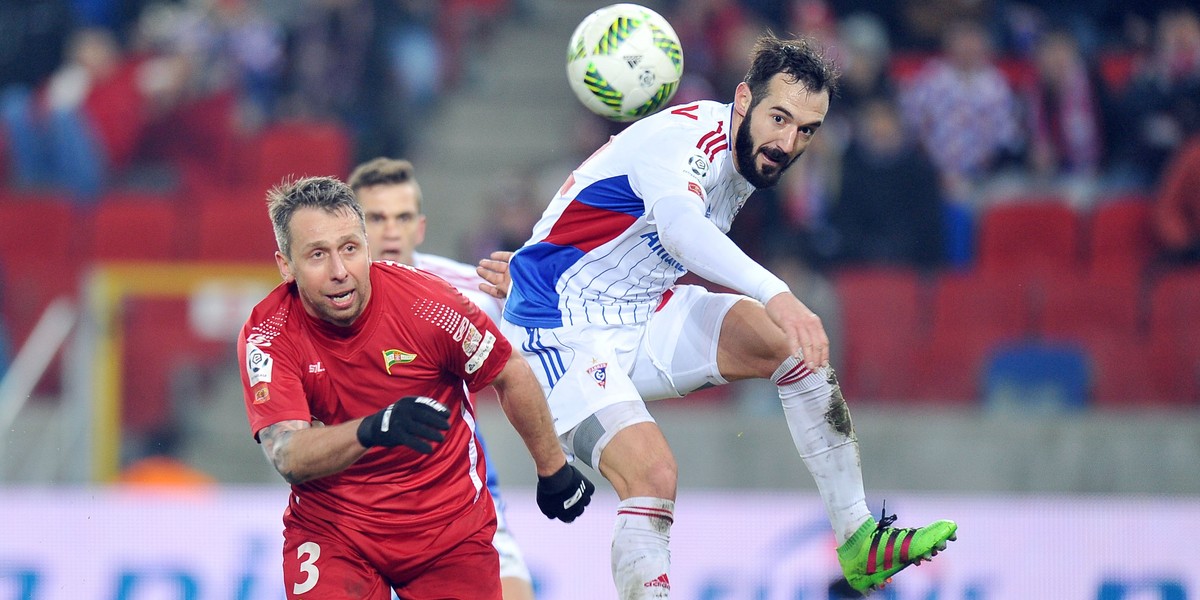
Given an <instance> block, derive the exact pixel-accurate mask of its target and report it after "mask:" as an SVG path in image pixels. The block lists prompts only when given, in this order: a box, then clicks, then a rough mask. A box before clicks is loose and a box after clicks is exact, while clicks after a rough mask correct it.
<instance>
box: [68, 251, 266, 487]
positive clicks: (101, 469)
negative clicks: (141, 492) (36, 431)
mask: <svg viewBox="0 0 1200 600" xmlns="http://www.w3.org/2000/svg"><path fill="white" fill-rule="evenodd" d="M280 281H281V278H280V275H279V271H278V270H277V269H276V267H275V265H273V264H270V265H267V264H262V263H252V264H251V263H245V264H243V263H208V262H105V263H99V264H97V265H95V266H94V267H93V268H92V269H91V270H90V272H89V273H88V274H87V276H86V277H85V278H84V282H83V289H82V294H83V295H82V307H83V311H84V312H83V322H82V325H83V327H82V328H81V331H80V332H79V335H78V336H77V344H79V347H78V348H77V350H78V353H77V354H75V355H74V356H76V357H80V360H83V361H86V362H87V363H89V364H87V365H86V366H85V365H78V366H80V367H83V368H78V369H66V371H65V374H64V379H69V378H73V377H74V378H80V379H81V380H79V381H76V383H75V385H74V386H68V387H70V388H71V389H74V390H77V391H78V393H79V394H80V396H81V398H80V402H81V403H82V404H83V405H84V406H83V407H82V412H83V413H84V414H88V413H90V416H91V418H90V420H89V421H90V428H89V429H90V431H89V434H88V437H90V438H91V440H90V442H91V443H90V450H91V475H90V479H91V480H92V481H93V482H95V483H108V482H112V481H114V480H115V479H116V477H117V475H118V474H119V472H120V468H121V465H120V449H121V438H122V433H123V432H122V426H121V424H122V414H121V411H122V396H121V394H122V390H123V389H124V381H125V377H126V376H127V374H126V373H124V372H123V369H124V365H123V360H122V357H123V355H124V352H125V350H126V348H125V335H124V330H123V328H122V326H121V323H122V316H123V311H124V309H125V306H126V304H127V300H130V299H138V298H147V299H159V298H167V299H171V298H174V299H180V300H184V301H186V302H188V305H189V314H190V315H191V316H192V317H196V315H200V317H199V321H197V318H190V319H189V322H191V323H192V325H191V326H196V325H197V324H198V325H199V326H200V327H201V328H203V329H205V330H206V332H205V333H206V334H207V335H210V336H213V339H228V341H229V344H230V345H231V346H232V345H233V344H234V343H235V340H236V335H237V332H238V331H239V330H240V328H241V326H242V324H243V323H244V322H245V320H246V318H247V317H248V316H249V314H250V309H251V308H252V307H253V306H254V304H255V303H257V302H258V301H259V300H261V299H262V298H263V297H265V296H266V294H267V293H268V292H269V291H270V290H271V289H272V288H274V287H275V286H276V285H278V284H279V282H280ZM183 325H185V326H186V325H187V324H183ZM77 414H78V411H77Z"/></svg>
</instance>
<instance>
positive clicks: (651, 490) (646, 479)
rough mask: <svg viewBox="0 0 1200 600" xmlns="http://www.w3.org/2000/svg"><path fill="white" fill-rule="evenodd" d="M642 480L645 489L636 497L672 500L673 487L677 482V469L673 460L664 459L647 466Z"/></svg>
mask: <svg viewBox="0 0 1200 600" xmlns="http://www.w3.org/2000/svg"><path fill="white" fill-rule="evenodd" d="M642 480H643V484H644V485H645V486H646V488H647V489H646V491H645V492H644V493H639V494H638V495H645V496H653V497H655V498H674V497H675V487H676V484H677V482H678V481H679V468H678V467H677V466H676V464H675V460H674V459H673V458H670V457H664V458H662V459H659V460H656V461H653V462H651V463H650V464H649V465H647V467H646V469H645V471H644V472H643V474H642Z"/></svg>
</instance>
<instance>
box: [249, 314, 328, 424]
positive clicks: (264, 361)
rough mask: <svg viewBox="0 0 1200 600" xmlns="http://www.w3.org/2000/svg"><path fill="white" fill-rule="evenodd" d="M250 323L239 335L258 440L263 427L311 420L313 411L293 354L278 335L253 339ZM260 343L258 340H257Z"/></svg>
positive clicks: (250, 418)
mask: <svg viewBox="0 0 1200 600" xmlns="http://www.w3.org/2000/svg"><path fill="white" fill-rule="evenodd" d="M249 328H250V326H249V324H247V326H246V327H245V328H243V329H242V333H241V335H240V336H238V364H239V365H240V367H241V375H242V395H243V400H244V401H245V404H246V417H247V419H248V420H249V422H250V433H251V435H253V436H254V439H255V440H257V439H258V432H259V431H262V430H263V428H264V427H267V426H269V425H274V424H275V423H279V422H280V421H309V420H311V419H312V411H311V410H310V408H309V406H308V401H307V400H306V397H305V395H304V389H303V387H302V385H301V382H300V376H299V369H298V368H297V366H296V365H297V363H296V361H295V359H294V358H293V357H294V353H292V352H289V351H288V349H287V347H286V345H285V344H284V343H283V342H282V341H281V340H280V338H278V337H277V338H275V339H274V340H270V341H262V340H257V339H252V340H251V341H247V338H248V337H251V334H250V333H249V331H248V330H249ZM255 342H257V343H255Z"/></svg>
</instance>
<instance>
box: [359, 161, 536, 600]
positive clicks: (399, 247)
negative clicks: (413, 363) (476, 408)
mask: <svg viewBox="0 0 1200 600" xmlns="http://www.w3.org/2000/svg"><path fill="white" fill-rule="evenodd" d="M346 183H347V184H349V185H350V189H352V190H354V195H355V196H356V197H357V198H358V203H359V204H361V205H362V207H363V215H364V216H365V217H366V219H367V242H368V243H370V245H371V258H372V259H374V260H391V261H395V262H398V263H400V264H405V265H410V266H413V267H416V268H418V269H421V270H422V271H426V272H429V273H433V274H434V275H437V276H438V277H441V278H442V279H444V280H446V283H449V284H450V285H452V286H454V287H455V288H456V289H458V291H459V292H462V294H463V295H464V296H466V297H467V298H468V299H469V300H471V301H472V302H474V303H475V305H476V306H478V307H479V308H480V310H482V311H483V312H485V313H487V316H488V317H490V318H491V319H492V321H493V322H496V323H499V321H500V315H501V312H502V311H503V310H504V304H503V303H502V302H501V301H500V300H498V299H496V298H494V297H492V296H490V295H488V294H486V293H484V292H483V291H481V290H480V289H479V286H480V284H483V283H485V281H484V279H483V278H482V277H480V276H479V274H478V273H476V271H475V267H474V266H471V265H466V264H463V263H460V262H458V261H454V260H451V259H449V258H445V257H442V256H436V255H433V254H425V253H420V252H417V251H416V248H417V246H420V245H421V243H422V242H424V241H425V224H426V220H425V215H424V214H423V213H422V212H421V202H422V194H421V185H420V184H419V183H417V178H416V173H415V172H414V169H413V165H412V163H410V162H408V161H407V160H397V159H392V158H384V157H380V158H375V159H372V160H369V161H367V162H365V163H362V164H361V165H358V166H357V167H355V168H354V171H353V172H351V173H350V179H348V180H347V181H346ZM476 437H477V438H478V440H479V447H480V449H482V450H483V457H484V461H485V462H486V463H487V473H488V476H487V481H486V483H487V488H488V492H490V493H491V495H492V500H493V502H494V503H495V505H496V536H495V537H494V538H492V545H493V546H495V547H496V551H497V552H498V553H499V554H500V587H501V589H502V590H503V592H504V600H533V598H534V595H533V577H532V575H531V574H530V572H529V566H528V565H526V564H525V556H524V554H523V553H522V552H521V547H520V546H519V545H518V544H517V539H516V537H515V536H514V535H513V533H512V531H511V530H510V529H509V527H508V520H507V519H506V518H505V515H504V499H503V497H502V496H501V494H500V481H499V478H498V477H497V476H496V468H495V466H494V465H493V463H492V458H491V456H489V455H488V452H487V444H486V442H485V440H484V437H483V435H482V434H481V432H479V431H476Z"/></svg>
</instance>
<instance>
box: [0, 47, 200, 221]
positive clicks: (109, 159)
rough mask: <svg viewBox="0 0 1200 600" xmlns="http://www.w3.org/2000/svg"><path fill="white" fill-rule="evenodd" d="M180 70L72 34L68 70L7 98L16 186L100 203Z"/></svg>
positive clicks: (166, 101) (176, 85) (174, 89)
mask: <svg viewBox="0 0 1200 600" xmlns="http://www.w3.org/2000/svg"><path fill="white" fill-rule="evenodd" d="M180 67H181V65H180V63H179V62H178V61H174V60H172V59H170V58H158V57H147V56H138V55H131V56H126V55H124V53H123V52H122V49H121V48H120V46H119V45H118V43H117V40H116V37H115V36H114V35H113V34H112V33H111V32H110V31H108V30H104V29H81V30H78V31H76V32H75V33H73V34H72V35H71V37H70V38H69V40H68V41H67V61H66V63H64V64H63V65H62V66H61V67H60V68H59V69H57V70H56V71H55V72H54V74H53V75H52V76H51V77H50V79H49V81H48V82H47V84H46V85H45V86H44V87H43V88H41V89H39V90H38V91H36V92H35V91H34V90H30V89H25V88H10V89H8V90H7V91H6V92H5V93H4V97H3V99H2V109H0V110H2V112H3V118H4V123H5V125H6V126H7V128H6V132H7V135H8V143H9V148H10V154H11V159H12V166H13V169H14V171H15V179H16V182H17V183H18V184H19V185H22V186H62V187H65V188H66V189H68V190H70V191H71V192H73V193H74V194H75V196H76V197H77V198H78V199H80V200H85V201H86V200H91V199H94V198H95V197H97V196H98V195H99V194H100V193H101V192H102V191H103V189H104V187H105V185H106V184H107V183H108V182H109V180H111V179H112V176H113V175H114V174H115V173H119V172H120V171H122V170H123V169H124V168H125V167H127V166H129V164H130V163H131V161H132V159H133V157H134V154H135V152H136V150H137V147H138V143H139V141H140V137H141V134H142V132H143V130H144V128H145V125H146V123H147V122H148V120H149V118H150V114H151V111H152V110H154V109H157V108H161V107H163V106H168V105H170V104H172V103H173V102H174V99H175V98H177V96H178V92H179V89H180V87H181V85H182V81H183V75H184V72H183V70H182V69H181V68H180Z"/></svg>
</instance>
